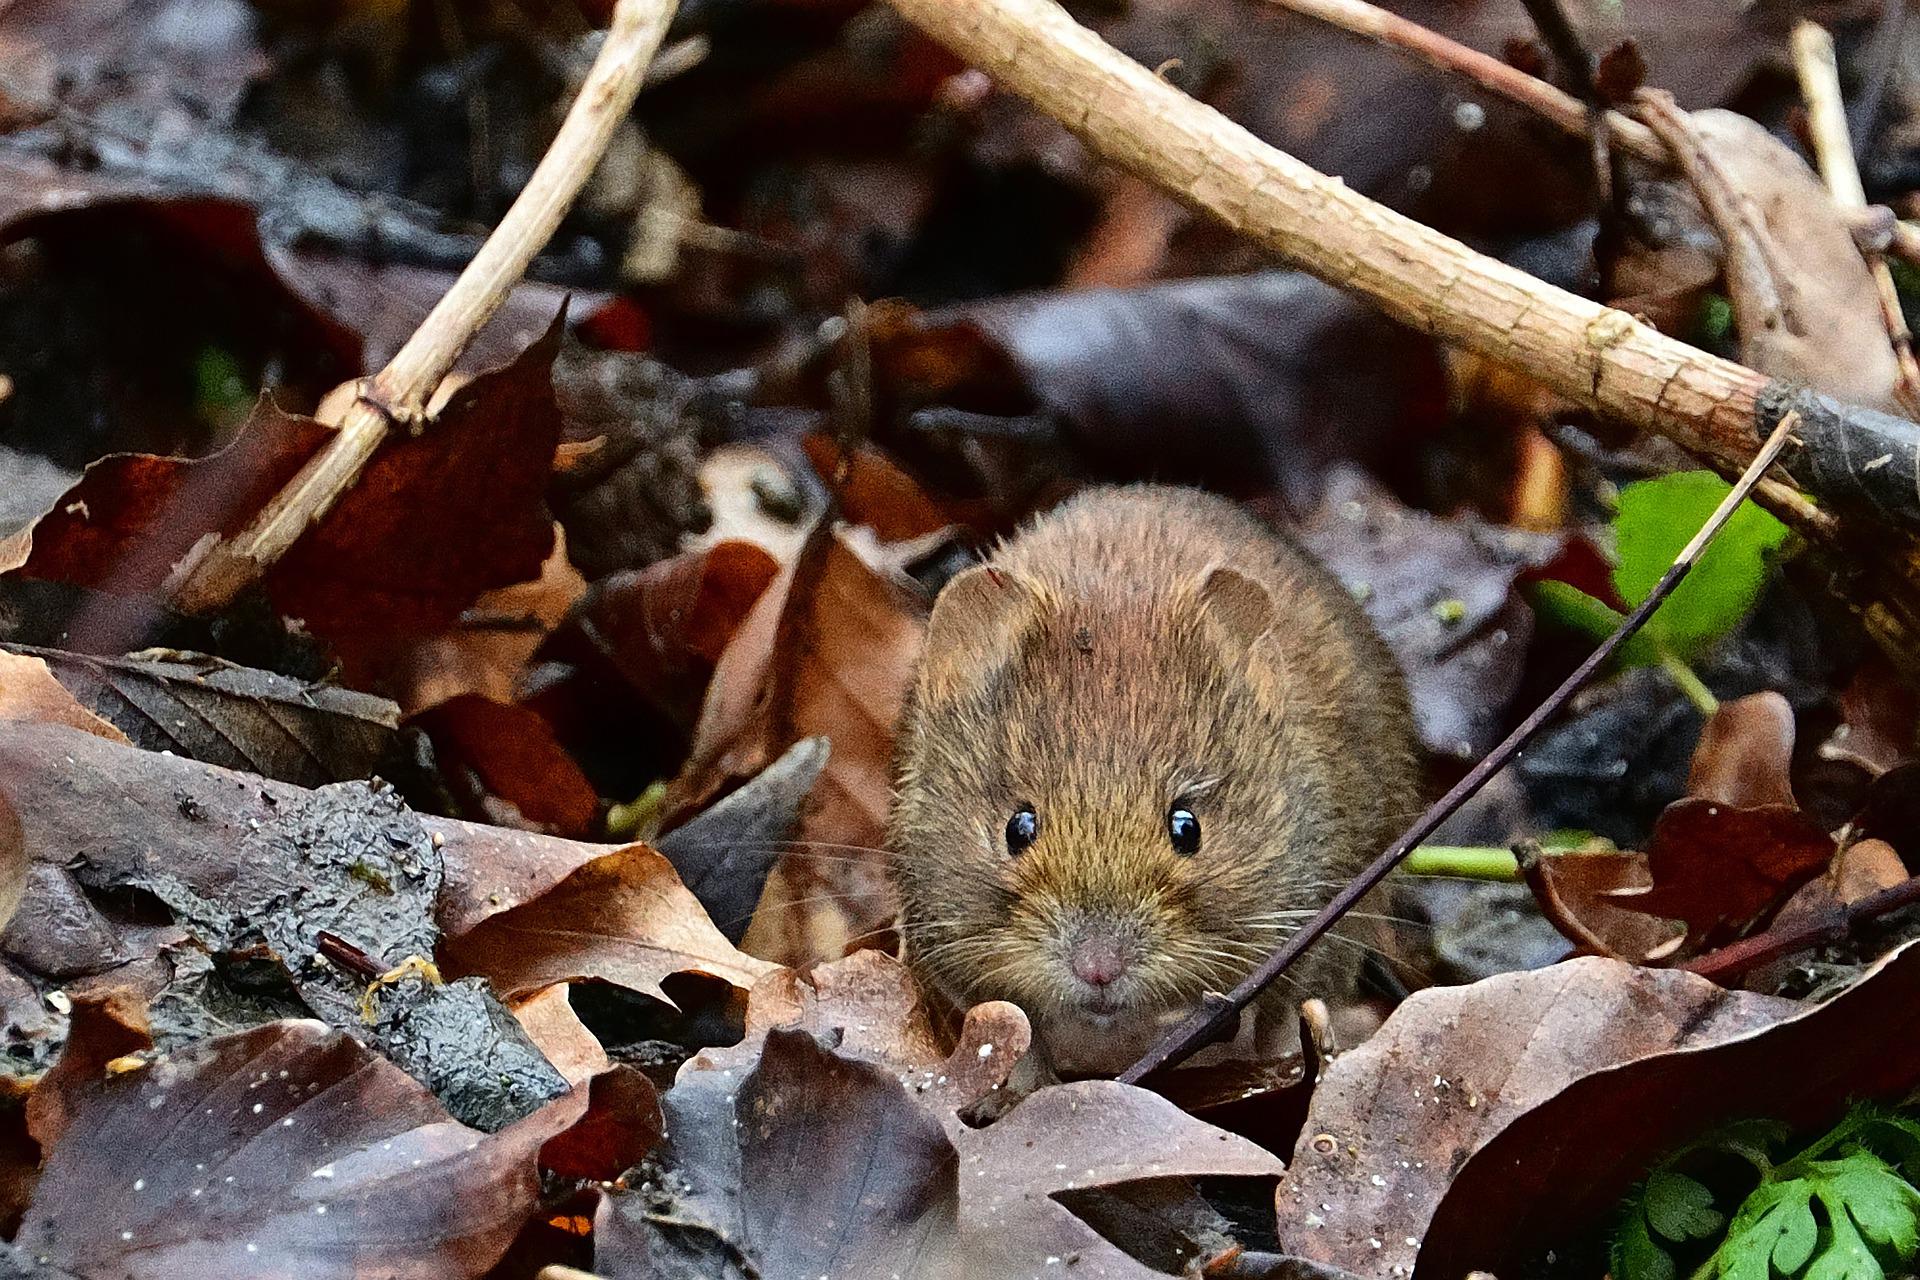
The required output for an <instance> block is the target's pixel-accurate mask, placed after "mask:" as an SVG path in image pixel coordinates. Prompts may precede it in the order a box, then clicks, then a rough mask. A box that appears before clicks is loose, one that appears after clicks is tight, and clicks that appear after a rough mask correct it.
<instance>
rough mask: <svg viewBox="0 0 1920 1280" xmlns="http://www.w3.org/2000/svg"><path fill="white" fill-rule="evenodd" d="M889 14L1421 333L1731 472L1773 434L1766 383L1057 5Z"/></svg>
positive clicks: (1115, 156)
mask: <svg viewBox="0 0 1920 1280" xmlns="http://www.w3.org/2000/svg"><path fill="white" fill-rule="evenodd" d="M891 2H892V4H893V6H894V8H896V9H898V10H899V11H900V12H901V14H903V15H904V16H905V17H907V18H908V19H910V20H912V21H913V22H914V23H916V24H918V25H919V26H921V27H922V28H924V29H925V30H926V31H927V32H929V33H930V34H931V35H933V36H934V38H936V39H938V40H939V41H940V42H941V43H943V44H945V45H947V46H949V47H950V48H952V49H953V50H954V51H955V52H957V53H958V54H959V55H960V56H961V57H963V58H965V59H966V60H967V61H968V62H971V63H973V64H974V65H975V66H978V67H979V68H981V69H982V70H983V71H985V72H987V73H988V74H989V75H991V76H992V77H994V78H995V79H996V80H998V81H1000V82H1001V83H1002V84H1004V85H1006V86H1007V87H1009V88H1011V89H1012V90H1014V91H1015V92H1017V93H1019V94H1020V95H1021V96H1023V97H1025V98H1028V99H1029V100H1031V101H1032V102H1033V103H1034V104H1035V105H1037V106H1038V107H1039V108H1040V109H1041V110H1042V111H1044V112H1045V113H1046V114H1048V115H1050V116H1052V117H1054V118H1055V119H1057V120H1060V121H1062V122H1063V123H1065V124H1066V125H1068V126H1069V127H1070V128H1072V129H1073V130H1075V131H1076V132H1077V133H1078V134H1079V135H1080V136H1081V137H1082V138H1084V139H1085V140H1086V141H1087V142H1088V144H1089V145H1090V146H1091V147H1092V148H1093V149H1094V150H1095V151H1096V152H1098V153H1100V154H1101V155H1103V156H1105V157H1106V158H1107V159H1109V160H1112V161H1114V162H1116V163H1118V164H1120V165H1121V166H1123V167H1124V168H1127V169H1129V170H1131V171H1133V172H1135V173H1137V174H1139V175H1141V176H1142V177H1144V178H1147V179H1149V180H1150V181H1153V182H1156V183H1158V184H1159V185H1160V186H1162V187H1164V188H1165V189H1166V190H1168V191H1171V192H1173V193H1175V194H1177V195H1179V196H1181V197H1182V198H1184V199H1186V200H1187V201H1188V202H1189V203H1191V204H1193V205H1195V206H1196V207H1198V208H1199V209H1201V210H1203V211H1205V212H1206V213H1209V214H1211V215H1212V216H1213V217H1215V218H1217V219H1219V220H1220V221H1221V222H1222V223H1224V224H1225V225H1227V226H1228V227H1231V228H1233V229H1234V230H1236V231H1239V232H1241V233H1243V234H1245V235H1247V236H1249V237H1250V238H1252V239H1254V240H1255V241H1257V242H1259V243H1260V244H1262V245H1264V246H1266V247H1267V248H1268V249H1270V250H1271V251H1273V252H1274V253H1275V254H1277V255H1278V256H1280V257H1281V258H1283V259H1285V260H1286V261H1288V262H1291V263H1293V264H1295V265H1297V266H1299V267H1301V268H1303V269H1305V270H1306V271H1308V272H1310V273H1312V274H1314V275H1316V276H1319V277H1320V278H1321V279H1323V280H1326V281H1328V282H1330V283H1332V284H1335V285H1338V286H1339V287H1341V288H1344V289H1348V290H1351V291H1353V292H1356V293H1359V294H1362V295H1364V296H1365V297H1367V298H1369V299H1370V300H1372V301H1373V302H1374V303H1375V304H1376V305H1377V306H1379V307H1380V308H1381V309H1382V310H1384V311H1386V312H1387V313H1388V314H1389V315H1392V316H1394V317H1395V318H1396V319H1399V320H1402V321H1404V322H1405V323H1407V324H1409V325H1412V326H1413V327H1414V328H1416V329H1419V330H1421V331H1422V332H1425V333H1431V334H1434V335H1435V336H1437V337H1440V338H1443V339H1445V340H1447V341H1449V342H1453V343H1457V344H1458V345H1460V346H1462V347H1465V348H1467V349H1468V350H1471V351H1476V352H1479V353H1481V354H1482V355H1486V356H1489V357H1492V358H1494V359H1497V360H1501V361H1503V362H1505V363H1507V364H1510V365H1513V366H1515V367H1517V368H1519V369H1521V370H1523V371H1524V372H1526V373H1527V374H1529V375H1531V376H1532V377H1534V378H1537V379H1539V380H1540V381H1541V382H1543V383H1545V384H1547V385H1548V386H1550V387H1552V388H1553V389H1554V390H1556V391H1558V392H1560V393H1561V394H1562V395H1564V396H1566V397H1568V398H1569V399H1571V400H1573V401H1574V402H1575V403H1578V404H1583V405H1587V406H1589V407H1591V408H1593V409H1596V410H1598V411H1599V412H1602V413H1604V414H1608V415H1610V416H1612V417H1615V418H1618V419H1621V420H1623V421H1626V422H1629V423H1632V424H1634V425H1637V426H1640V427H1645V428H1649V429H1652V430H1655V431H1658V432H1660V433H1662V434H1664V435H1667V436H1670V437H1672V438H1673V439H1675V440H1676V441H1678V442H1679V443H1680V444H1682V445H1684V446H1685V447H1686V448H1688V449H1690V450H1692V451H1693V452H1695V453H1697V454H1699V455H1701V456H1703V457H1708V458H1712V459H1714V460H1716V461H1717V462H1719V463H1720V464H1721V465H1722V466H1725V467H1727V468H1729V469H1730V470H1738V469H1739V467H1740V466H1741V465H1742V464H1744V463H1745V462H1746V461H1747V460H1748V459H1750V458H1751V457H1752V456H1753V454H1754V450H1755V449H1756V448H1758V446H1759V442H1760V438H1761V434H1762V432H1763V431H1764V430H1765V429H1766V428H1769V427H1771V425H1772V418H1771V417H1767V418H1766V420H1765V421H1764V422H1763V421H1762V418H1763V416H1765V415H1763V414H1762V412H1761V406H1760V403H1759V397H1760V396H1761V393H1762V392H1763V391H1766V390H1767V389H1768V388H1769V387H1770V385H1771V384H1770V382H1769V380H1768V379H1767V378H1766V377H1764V376H1763V375H1761V374H1759V373H1756V372H1754V371H1753V370H1751V369H1748V368H1745V367H1744V366H1741V365H1738V364H1735V363H1733V362H1732V361H1729V360H1722V359H1720V358H1718V357H1716V356H1712V355H1708V354H1707V353H1705V352H1703V351H1700V350H1697V349H1695V348H1693V347H1690V346H1687V345H1686V344H1685V343H1682V342H1678V341H1675V340H1674V339H1672V338H1669V337H1667V336H1665V335H1664V334H1661V333H1659V332H1657V331H1656V330H1654V329H1652V328H1651V327H1649V326H1647V325H1644V324H1642V323H1640V322H1639V321H1637V320H1635V319H1634V318H1633V317H1632V316H1630V315H1628V314H1626V313H1625V312H1623V311H1619V310H1616V309H1614V308H1611V307H1605V306H1601V305H1600V304H1598V303H1595V302H1592V301H1589V300H1588V299H1585V298H1581V297H1577V296H1576V295H1574V294H1571V293H1568V292H1566V291H1565V290H1562V289H1556V288H1554V287H1552V286H1551V285H1548V284H1545V283H1543V282H1542V281H1540V280H1537V279H1535V278H1534V277H1532V276H1529V275H1527V274H1526V273H1525V272H1522V271H1519V270H1517V269H1515V268H1513V267H1509V266H1507V265H1506V264H1504V263H1501V262H1498V261H1495V260H1494V259H1492V258H1489V257H1487V256H1485V255H1483V254H1479V253H1476V252H1474V251H1473V250H1472V249H1469V248H1468V247H1467V246H1466V245H1464V244H1461V243H1460V242H1459V241H1457V240H1454V239H1451V238H1450V237H1448V236H1445V235H1442V234H1441V233H1439V232H1437V231H1434V230H1433V229H1432V228H1430V227H1426V226H1422V225H1421V224H1420V223H1418V222H1415V221H1413V220H1412V219H1411V218H1407V217H1404V216H1402V215H1401V214H1398V213H1395V212H1394V211H1392V210H1391V209H1388V208H1386V207H1385V206H1383V205H1380V204H1377V203H1375V202H1374V201H1372V200H1369V199H1367V198H1366V197H1365V196H1362V195H1359V194H1358V193H1356V192H1354V191H1351V190H1349V189H1348V188H1347V187H1346V185H1345V184H1344V183H1342V182H1340V181H1339V180H1337V179H1334V178H1329V177H1327V176H1326V175H1324V174H1322V173H1319V172H1317V171H1316V170H1314V169H1312V168H1310V167H1309V166H1307V165H1305V164H1302V163H1301V162H1300V161H1299V160H1296V159H1295V158H1294V157H1292V156H1290V155H1287V154H1286V153H1284V152H1282V151H1279V150H1276V149H1275V148H1273V147H1271V146H1268V145H1267V144H1266V143H1264V142H1262V141H1260V140H1259V139H1258V138H1256V137H1254V136H1253V135H1252V134H1250V133H1248V132H1247V131H1246V130H1245V129H1243V128H1241V127H1240V126H1239V125H1237V124H1235V123H1233V122H1232V121H1230V120H1228V119H1227V118H1226V117H1224V116H1222V115H1221V114H1220V113H1219V112H1217V111H1215V110H1213V109H1212V108H1211V107H1208V106H1206V105H1204V104H1202V103H1199V102H1195V101H1194V100H1193V99H1191V98H1189V97H1187V96H1186V95H1185V94H1183V93H1181V92H1180V91H1179V90H1178V89H1176V88H1174V87H1173V86H1172V85H1170V84H1168V83H1166V82H1165V81H1163V80H1161V79H1159V78H1158V77H1157V76H1155V75H1154V74H1153V73H1152V72H1150V71H1148V70H1147V69H1146V68H1144V67H1142V66H1140V65H1139V64H1138V63H1136V62H1134V61H1133V60H1132V59H1130V58H1128V57H1126V56H1125V55H1123V54H1121V53H1119V52H1118V51H1117V50H1115V49H1113V48H1112V47H1111V46H1110V45H1108V44H1107V43H1106V42H1105V41H1103V40H1101V39H1100V38H1099V37H1098V36H1097V35H1095V34H1094V33H1093V32H1091V31H1089V30H1087V29H1086V28H1085V27H1082V26H1081V25H1079V24H1078V23H1076V22H1075V21H1074V20H1073V19H1072V18H1070V17H1069V16H1067V14H1066V13H1065V12H1064V11H1063V10H1061V9H1060V8H1059V6H1057V5H1055V4H1053V3H1052V2H1051V0H891Z"/></svg>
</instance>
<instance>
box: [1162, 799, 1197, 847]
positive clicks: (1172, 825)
mask: <svg viewBox="0 0 1920 1280" xmlns="http://www.w3.org/2000/svg"><path fill="white" fill-rule="evenodd" d="M1167 838H1168V839H1169V840H1171V841H1173V851H1174V852H1175V853H1178V854H1183V855H1186V856H1192V855H1193V854H1196V853H1198V852H1200V819H1198V818H1196V817H1194V816H1193V810H1191V809H1175V810H1174V811H1173V812H1172V813H1169V814H1168V815H1167Z"/></svg>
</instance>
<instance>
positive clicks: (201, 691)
mask: <svg viewBox="0 0 1920 1280" xmlns="http://www.w3.org/2000/svg"><path fill="white" fill-rule="evenodd" d="M8 651H9V652H10V653H13V654H19V655H23V656H25V657H29V658H33V659H38V660H40V661H43V662H45V663H47V664H48V666H49V667H50V668H51V669H52V671H53V673H54V674H55V675H56V676H57V677H58V678H59V679H60V682H61V683H62V684H63V685H65V686H66V688H67V689H69V690H71V691H72V692H73V694H74V695H75V696H76V697H77V698H78V699H79V700H80V702H81V703H82V704H83V705H85V706H86V707H87V708H89V709H90V710H92V711H93V712H95V713H97V714H98V715H100V716H102V717H103V718H105V719H106V720H107V721H108V722H110V723H111V724H113V725H114V726H115V728H117V729H118V730H119V731H121V732H122V733H123V734H125V735H126V738H127V740H128V741H130V742H132V744H133V745H135V746H137V747H143V748H145V749H146V750H149V751H171V752H173V753H174V754H175V755H180V756H185V757H186V758H187V759H189V760H200V761H203V762H205V763H207V764H216V765H220V766H222V767H223V768H228V769H244V770H246V771H248V772H250V773H257V774H259V775H261V776H262V777H267V778H274V779H277V780H279V781H281V782H292V783H296V784H298V785H300V786H307V787H317V786H321V785H323V784H325V783H329V782H341V781H345V780H348V779H352V778H365V777H367V776H369V775H370V774H372V773H373V772H374V769H375V766H376V765H377V764H378V763H379V762H380V761H381V760H382V758H383V757H385V756H387V755H388V753H390V752H392V751H393V750H394V749H395V747H396V742H395V736H396V731H397V727H398V722H399V708H397V707H395V706H394V705H393V703H391V702H389V701H387V700H386V699H385V698H376V697H371V696H369V695H367V694H364V693H356V692H354V691H353V690H351V689H342V688H339V687H338V686H334V685H317V684H310V683H307V682H305V681H300V680H289V679H287V678H286V677H285V676H279V675H275V674H273V673H272V672H270V671H260V670H256V669H253V668H250V667H242V666H236V665H235V664H233V663H231V662H223V661H222V660H220V659H218V658H209V657H206V656H204V655H201V654H184V653H183V654H166V655H164V656H162V655H154V656H150V657H132V658H95V657H90V656H88V655H85V654H77V653H62V652H60V651H58V650H53V649H33V648H28V647H25V646H10V647H9V650H8Z"/></svg>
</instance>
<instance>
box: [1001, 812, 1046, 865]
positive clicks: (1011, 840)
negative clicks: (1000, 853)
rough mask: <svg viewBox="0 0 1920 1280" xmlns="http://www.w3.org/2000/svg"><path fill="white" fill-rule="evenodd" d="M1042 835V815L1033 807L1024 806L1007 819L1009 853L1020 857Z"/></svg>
mask: <svg viewBox="0 0 1920 1280" xmlns="http://www.w3.org/2000/svg"><path fill="white" fill-rule="evenodd" d="M1039 835H1040V815H1039V814H1037V813H1035V812H1034V811H1033V806H1032V805H1022V806H1020V809H1019V811H1018V812H1016V813H1015V814H1014V815H1013V816H1012V817H1011V818H1008V819H1007V852H1008V853H1010V854H1012V855H1014V856H1015V857H1019V856H1020V855H1021V854H1023V853H1025V852H1026V851H1027V849H1028V848H1029V847H1030V846H1031V845H1032V844H1033V842H1034V840H1035V839H1037V838H1038V837H1039Z"/></svg>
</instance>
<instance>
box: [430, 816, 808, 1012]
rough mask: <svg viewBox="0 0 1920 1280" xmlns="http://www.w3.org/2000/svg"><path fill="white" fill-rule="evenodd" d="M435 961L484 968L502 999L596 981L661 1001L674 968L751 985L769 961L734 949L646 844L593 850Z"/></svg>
mask: <svg viewBox="0 0 1920 1280" xmlns="http://www.w3.org/2000/svg"><path fill="white" fill-rule="evenodd" d="M441 966H442V968H443V970H445V971H446V973H447V974H448V976H450V977H451V976H455V975H459V974H470V973H477V974H481V975H483V976H485V977H486V978H487V980H488V981H489V982H491V983H492V984H493V989H494V990H495V991H497V992H499V993H500V995H501V997H502V998H503V999H512V998H513V997H515V996H518V995H522V994H525V993H526V992H529V991H536V990H538V989H540V988H542V987H547V986H551V985H552V984H554V983H556V982H573V981H578V980H581V979H597V980H599V981H602V982H611V983H614V984H616V985H618V986H622V987H626V988H628V989H629V990H632V991H638V992H640V993H642V994H643V995H649V996H653V997H654V998H655V999H659V1000H666V999H667V995H666V992H665V991H663V990H662V989H661V987H660V983H661V980H662V979H664V978H667V977H669V976H670V975H672V974H676V973H688V972H693V973H706V974H711V975H713V976H714V977H716V978H721V979H724V980H725V981H727V982H731V983H733V984H734V985H735V986H737V987H741V988H748V987H751V986H752V985H753V984H754V983H755V982H756V981H757V980H759V979H760V978H762V977H764V976H765V975H766V974H768V973H771V972H772V971H773V969H774V967H775V966H773V965H770V964H768V963H766V962H765V961H764V960H756V959H754V958H753V957H752V956H749V955H744V954H742V953H741V952H739V951H736V950H734V948H733V946H732V945H731V944H730V943H728V942H727V940H726V939H725V938H723V937H721V936H720V931H719V930H718V929H716V928H714V927H713V922H712V921H711V920H709V919H707V913H706V912H705V911H703V910H701V908H700V903H699V902H698V900H696V899H695V898H694V896H693V894H691V893H690V892H688V891H687V889H686V887H685V886H684V885H682V884H681V883H680V880H679V877H677V876H675V875H674V873H673V867H672V865H671V864H670V863H669V862H668V861H667V860H666V859H665V858H663V857H661V856H660V855H659V854H658V853H656V852H654V851H653V850H652V849H649V848H648V847H647V846H645V845H642V844H636V845H629V846H628V847H626V848H624V849H619V850H616V851H615V852H613V853H609V854H606V855H605V856H603V857H600V858H596V859H595V860H594V861H592V862H589V863H587V864H586V865H585V866H583V867H581V868H580V869H579V870H577V871H575V872H573V874H571V875H569V876H568V877H567V878H566V879H565V880H562V881H561V882H560V883H559V884H557V885H555V886H554V887H553V888H551V889H549V890H547V891H546V892H545V893H543V894H541V895H540V896H539V897H537V898H534V899H533V900H532V901H529V902H524V903H522V904H521V905H519V906H517V907H514V908H512V909H511V910H508V911H503V912H501V913H500V914H498V915H496V916H493V917H491V918H490V919H487V920H485V921H482V922H481V923H480V924H478V925H476V926H474V927H473V928H472V929H470V930H468V931H467V932H466V933H465V934H463V935H462V936H461V937H459V938H456V939H453V940H452V941H450V942H447V943H445V944H443V945H442V947H441ZM668 1003H672V1002H671V1001H668Z"/></svg>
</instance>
